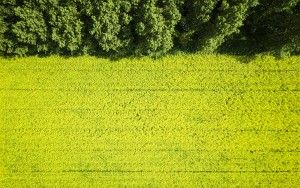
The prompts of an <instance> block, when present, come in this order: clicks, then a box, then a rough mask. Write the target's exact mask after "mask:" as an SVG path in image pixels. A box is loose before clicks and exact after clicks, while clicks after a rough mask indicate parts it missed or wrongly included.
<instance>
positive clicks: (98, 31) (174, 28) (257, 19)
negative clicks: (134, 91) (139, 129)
mask: <svg viewBox="0 0 300 188" xmlns="http://www.w3.org/2000/svg"><path fill="white" fill-rule="evenodd" d="M299 33H300V0H277V1H269V0H143V1H142V0H103V1H98V0H6V1H2V2H0V53H1V54H2V55H34V54H51V53H52V54H67V55H75V54H97V55H118V56H122V55H139V56H141V55H150V56H161V55H163V54H166V53H167V52H169V51H170V50H171V49H174V48H180V49H183V50H192V51H201V52H206V53H212V52H216V51H218V50H219V49H220V48H219V47H220V46H222V45H223V46H222V47H224V46H233V45H235V43H234V42H233V43H231V41H238V40H239V39H240V38H242V39H243V40H245V41H248V42H245V43H244V44H255V46H256V47H258V48H257V49H259V50H261V51H275V52H277V53H279V54H281V55H289V54H297V53H299V48H300V34H299ZM230 44H231V45H230ZM256 47H255V48H256ZM245 49H248V48H245Z"/></svg>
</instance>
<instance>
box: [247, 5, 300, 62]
mask: <svg viewBox="0 0 300 188" xmlns="http://www.w3.org/2000/svg"><path fill="white" fill-rule="evenodd" d="M245 28H246V29H245V31H246V34H247V35H248V36H250V37H252V38H254V39H255V40H256V42H257V43H258V44H259V45H260V46H261V48H262V50H264V51H270V50H271V51H275V52H276V53H278V54H280V55H281V56H285V55H290V54H297V53H300V0H278V1H272V2H270V1H267V0H263V1H261V4H260V6H258V7H257V8H256V9H255V10H254V11H253V12H252V14H251V19H248V20H247V22H246V25H245Z"/></svg>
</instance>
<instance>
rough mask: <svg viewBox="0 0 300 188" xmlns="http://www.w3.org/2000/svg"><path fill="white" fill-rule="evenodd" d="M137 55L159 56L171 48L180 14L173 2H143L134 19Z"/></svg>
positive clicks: (150, 0) (152, 0) (167, 0)
mask: <svg viewBox="0 0 300 188" xmlns="http://www.w3.org/2000/svg"><path fill="white" fill-rule="evenodd" d="M135 18H136V19H135V22H136V23H137V24H136V25H135V32H136V43H137V48H136V50H135V52H136V53H137V54H141V55H143V54H146V55H155V56H156V55H161V54H164V53H166V52H167V51H169V50H170V49H171V48H172V47H173V37H174V34H175V26H176V24H177V23H178V21H179V19H180V13H179V10H178V9H177V6H176V2H175V1H174V0H166V1H158V0H147V1H143V3H141V4H140V7H138V13H137V16H136V17H135Z"/></svg>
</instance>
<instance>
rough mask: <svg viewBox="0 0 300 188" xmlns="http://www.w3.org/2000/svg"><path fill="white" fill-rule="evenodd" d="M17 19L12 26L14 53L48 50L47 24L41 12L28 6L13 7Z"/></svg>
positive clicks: (23, 53) (22, 53)
mask: <svg viewBox="0 0 300 188" xmlns="http://www.w3.org/2000/svg"><path fill="white" fill-rule="evenodd" d="M14 12H15V16H16V17H18V21H17V22H16V23H15V24H14V25H13V26H12V33H13V34H14V36H15V42H16V46H17V48H16V49H15V53H16V54H18V55H25V54H26V53H29V54H34V53H40V52H46V51H47V50H48V45H47V41H48V37H47V33H48V31H47V26H46V23H45V19H44V16H43V13H42V12H41V11H39V10H34V9H32V8H28V7H17V8H15V9H14Z"/></svg>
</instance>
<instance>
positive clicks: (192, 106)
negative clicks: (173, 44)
mask: <svg viewBox="0 0 300 188" xmlns="http://www.w3.org/2000/svg"><path fill="white" fill-rule="evenodd" d="M299 71H300V57H299V56H294V57H288V58H283V59H276V58H275V57H272V56H268V55H256V56H253V57H251V58H250V57H237V56H225V55H184V54H178V55H170V56H166V57H163V58H160V59H156V60H154V59H151V58H124V59H121V60H109V59H101V58H96V57H90V56H87V57H73V58H63V57H58V56H52V57H47V58H38V57H28V58H16V59H1V60H0V143H1V147H0V154H1V156H0V187H202V186H203V187H228V186H230V187H231V186H234V187H270V186H275V187H297V186H300V178H299V177H300V171H299V168H300V163H299V162H300V134H299V131H300V79H299V78H300V72H299Z"/></svg>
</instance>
